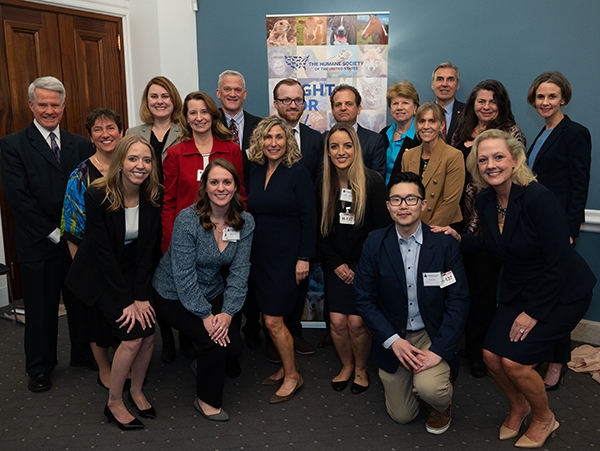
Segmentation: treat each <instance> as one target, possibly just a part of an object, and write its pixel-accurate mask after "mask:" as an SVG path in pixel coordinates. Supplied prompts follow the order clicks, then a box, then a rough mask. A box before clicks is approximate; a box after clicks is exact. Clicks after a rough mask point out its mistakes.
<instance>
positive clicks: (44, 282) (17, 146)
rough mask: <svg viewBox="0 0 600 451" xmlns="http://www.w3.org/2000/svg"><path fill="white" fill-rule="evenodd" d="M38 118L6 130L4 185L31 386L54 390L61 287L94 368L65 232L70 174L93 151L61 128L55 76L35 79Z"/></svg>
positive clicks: (76, 355) (61, 92)
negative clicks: (68, 284)
mask: <svg viewBox="0 0 600 451" xmlns="http://www.w3.org/2000/svg"><path fill="white" fill-rule="evenodd" d="M29 107H30V108H31V112H32V113H33V117H34V121H33V123H32V124H31V125H29V126H28V127H27V128H25V129H23V130H21V131H19V132H16V133H13V134H11V135H8V136H6V137H4V138H3V139H2V140H1V141H0V148H1V150H2V154H1V155H2V184H3V188H4V196H5V198H6V200H7V202H8V203H9V205H10V207H11V209H12V211H13V212H14V215H15V228H16V241H17V255H18V259H19V264H20V266H21V273H22V277H23V301H24V302H25V314H26V324H25V358H26V369H27V374H28V375H29V377H30V381H29V389H30V390H31V391H33V392H41V391H45V390H48V389H50V387H51V386H52V380H51V379H50V373H51V372H52V370H54V368H55V367H56V365H57V363H58V359H57V353H56V343H57V334H58V304H59V299H60V294H61V290H62V293H63V301H64V303H65V307H66V308H67V313H68V315H67V319H68V324H69V335H70V339H71V365H72V366H88V367H94V365H95V362H94V360H93V357H92V354H91V351H90V347H89V344H83V343H82V342H81V340H80V339H79V334H78V328H79V321H78V318H77V313H76V312H77V308H76V305H74V302H75V301H74V299H73V297H72V296H73V295H72V294H71V293H70V292H69V291H68V290H64V289H63V285H64V279H65V275H66V271H67V269H68V264H69V261H70V258H69V257H68V251H67V246H66V242H65V241H64V240H62V239H61V236H60V229H59V227H60V221H61V213H62V206H63V199H64V195H65V189H66V185H67V180H68V178H69V175H70V174H71V172H72V171H73V169H75V167H76V166H77V165H78V164H79V163H81V162H82V161H83V160H85V159H86V158H88V157H89V156H90V155H91V154H92V153H93V151H92V145H91V142H90V141H89V140H87V139H85V138H83V137H82V136H79V135H75V134H73V133H69V132H67V131H64V130H61V129H60V127H59V123H60V121H61V119H62V116H63V112H64V107H65V88H64V86H63V84H62V83H61V82H60V81H59V80H58V79H56V78H54V77H41V78H37V79H36V80H34V82H33V83H31V85H29Z"/></svg>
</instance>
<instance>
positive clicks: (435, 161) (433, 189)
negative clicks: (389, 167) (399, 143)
mask: <svg viewBox="0 0 600 451" xmlns="http://www.w3.org/2000/svg"><path fill="white" fill-rule="evenodd" d="M422 150H423V145H422V144H421V145H420V146H419V147H415V148H414V149H408V150H407V151H406V152H404V155H403V157H402V171H404V172H407V171H410V172H414V173H415V174H418V173H419V169H420V167H421V152H422ZM421 181H422V182H423V185H424V186H425V197H426V199H427V210H425V211H424V212H423V213H421V221H423V222H424V223H425V224H429V225H439V226H447V225H450V224H454V223H455V222H459V221H461V220H462V213H461V211H460V197H461V195H462V193H463V188H464V186H465V163H464V161H463V154H462V152H461V151H460V150H458V149H455V148H454V147H451V146H449V145H448V144H446V143H445V142H444V141H442V140H441V139H438V142H437V144H436V146H435V147H434V149H433V152H432V153H431V157H430V158H429V163H428V164H427V167H426V168H425V171H423V178H422V180H421Z"/></svg>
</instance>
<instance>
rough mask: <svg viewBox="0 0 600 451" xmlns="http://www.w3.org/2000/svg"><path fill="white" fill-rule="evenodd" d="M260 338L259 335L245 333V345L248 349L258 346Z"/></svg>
mask: <svg viewBox="0 0 600 451" xmlns="http://www.w3.org/2000/svg"><path fill="white" fill-rule="evenodd" d="M260 344H261V340H260V335H246V346H247V347H248V349H250V350H252V351H253V350H255V349H258V348H260Z"/></svg>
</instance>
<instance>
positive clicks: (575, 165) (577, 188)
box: [527, 72, 592, 391]
mask: <svg viewBox="0 0 600 451" xmlns="http://www.w3.org/2000/svg"><path fill="white" fill-rule="evenodd" d="M571 95H572V90H571V84H570V83H569V81H568V80H567V79H566V77H565V76H564V75H563V74H561V73H560V72H544V73H543V74H541V75H539V76H538V77H537V78H536V79H535V80H534V81H533V83H532V85H531V87H530V88H529V92H528V93H527V102H529V104H530V105H531V106H532V107H534V108H535V109H536V111H537V112H538V113H539V114H540V116H542V117H543V118H544V121H545V122H546V125H545V127H544V128H543V129H542V130H541V131H540V133H539V134H538V135H537V137H536V138H535V141H533V144H532V146H531V147H530V148H529V152H528V153H527V157H528V162H529V167H530V168H531V169H532V170H533V172H534V173H535V174H536V176H537V179H538V181H539V182H540V183H541V184H542V185H544V186H545V187H546V188H548V189H549V190H550V191H552V192H553V193H554V195H555V196H556V197H557V199H558V201H559V203H560V205H561V206H562V207H563V209H564V210H565V213H566V215H567V223H568V226H569V236H570V237H571V243H573V244H574V242H575V239H576V238H577V237H578V236H579V228H580V227H581V223H583V221H584V220H585V203H586V201H587V196H588V188H589V182H590V166H591V160H592V158H591V157H592V140H591V137H590V132H589V130H588V129H587V128H585V127H584V126H583V125H581V124H578V123H577V122H573V121H572V120H571V119H569V117H568V116H566V115H564V114H563V112H562V107H563V106H564V105H567V104H568V103H569V100H571ZM569 360H571V339H570V337H569V336H566V337H565V338H564V340H562V341H561V342H560V343H559V344H558V345H557V346H556V350H555V356H554V359H552V362H554V363H550V364H549V365H548V370H547V371H546V375H545V377H544V382H545V383H546V390H548V391H551V390H556V389H557V388H558V386H559V385H560V382H561V380H562V379H563V375H564V373H565V372H566V370H567V362H568V361H569Z"/></svg>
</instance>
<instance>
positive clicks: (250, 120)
mask: <svg viewBox="0 0 600 451" xmlns="http://www.w3.org/2000/svg"><path fill="white" fill-rule="evenodd" d="M219 111H220V112H221V122H222V123H223V125H225V127H227V128H229V124H228V123H227V119H226V118H225V113H224V112H223V109H222V108H219ZM260 121H262V119H261V118H260V117H258V116H254V115H253V114H250V113H248V112H247V111H246V110H244V135H243V136H242V142H241V143H240V148H241V149H242V166H243V167H244V180H248V176H249V175H250V169H251V165H250V164H249V161H248V154H247V150H248V149H249V148H250V137H251V136H252V132H254V129H255V128H256V126H257V125H258V124H259V122H260Z"/></svg>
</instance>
